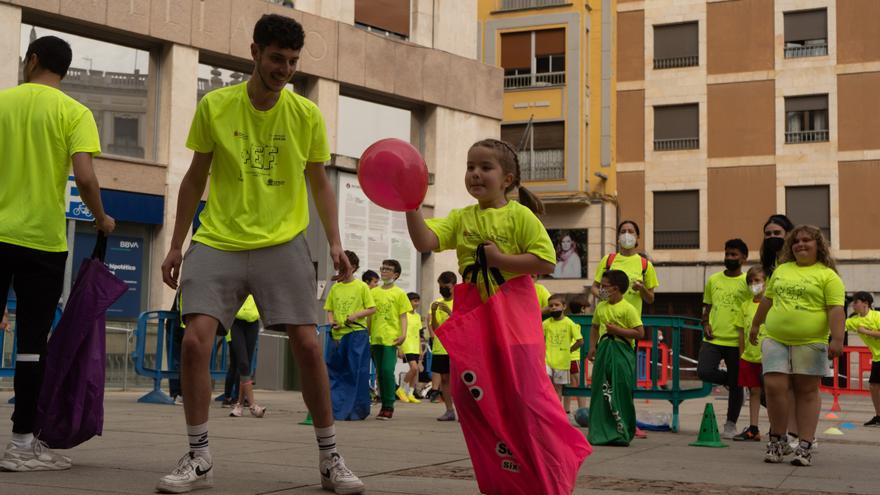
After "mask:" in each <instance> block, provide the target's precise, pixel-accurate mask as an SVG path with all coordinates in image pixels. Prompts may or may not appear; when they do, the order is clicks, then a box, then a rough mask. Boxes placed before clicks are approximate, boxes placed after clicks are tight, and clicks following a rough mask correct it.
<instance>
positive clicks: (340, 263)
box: [330, 244, 352, 281]
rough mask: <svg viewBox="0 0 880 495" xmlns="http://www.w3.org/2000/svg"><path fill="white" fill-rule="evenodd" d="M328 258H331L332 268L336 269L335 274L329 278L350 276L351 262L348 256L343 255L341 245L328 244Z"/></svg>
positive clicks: (339, 278)
mask: <svg viewBox="0 0 880 495" xmlns="http://www.w3.org/2000/svg"><path fill="white" fill-rule="evenodd" d="M330 258H331V259H332V260H333V268H334V269H336V275H334V276H333V277H332V279H331V280H334V281H339V280H345V279H347V278H348V277H350V276H351V272H352V269H351V263H350V262H349V261H348V256H346V255H345V251H343V249H342V246H341V245H339V244H336V245H331V246H330Z"/></svg>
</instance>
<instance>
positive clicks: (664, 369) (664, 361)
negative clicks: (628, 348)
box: [636, 340, 672, 388]
mask: <svg viewBox="0 0 880 495" xmlns="http://www.w3.org/2000/svg"><path fill="white" fill-rule="evenodd" d="M652 346H653V344H652V343H651V342H650V341H647V340H640V341H639V343H638V345H637V348H636V359H637V360H638V361H637V362H636V369H637V370H638V375H637V376H638V378H637V379H636V386H637V387H640V388H651V385H652V383H653V382H652V381H651V371H650V370H651V347H652ZM657 350H658V351H659V353H660V370H659V371H660V376H659V377H657V385H658V386H660V387H665V386H666V384H668V383H669V368H670V367H669V363H670V361H671V360H672V349H670V348H669V346H667V345H666V344H663V343H659V344H657Z"/></svg>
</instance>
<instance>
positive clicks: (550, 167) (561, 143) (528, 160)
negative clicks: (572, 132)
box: [501, 122, 565, 181]
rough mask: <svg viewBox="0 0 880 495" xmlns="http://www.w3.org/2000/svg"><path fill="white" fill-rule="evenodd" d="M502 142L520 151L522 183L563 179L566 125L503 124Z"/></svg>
mask: <svg viewBox="0 0 880 495" xmlns="http://www.w3.org/2000/svg"><path fill="white" fill-rule="evenodd" d="M501 139H503V140H505V141H507V142H508V143H511V144H512V145H513V146H514V148H516V149H518V150H520V151H519V152H518V153H517V155H518V158H519V164H520V174H521V176H522V180H524V181H537V180H559V179H564V178H565V122H541V123H537V124H535V123H533V124H532V125H531V126H529V125H527V124H515V125H502V126H501Z"/></svg>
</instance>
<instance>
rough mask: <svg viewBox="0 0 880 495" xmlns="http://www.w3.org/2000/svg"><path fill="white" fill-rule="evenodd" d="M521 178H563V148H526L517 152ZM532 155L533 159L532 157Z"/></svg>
mask: <svg viewBox="0 0 880 495" xmlns="http://www.w3.org/2000/svg"><path fill="white" fill-rule="evenodd" d="M517 155H518V158H519V163H520V167H521V171H520V172H521V175H522V180H524V181H536V180H558V179H564V178H565V150H535V151H534V152H532V151H529V150H526V151H520V152H518V153H517ZM533 156H534V160H532V157H533Z"/></svg>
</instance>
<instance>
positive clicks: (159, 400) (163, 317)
mask: <svg viewBox="0 0 880 495" xmlns="http://www.w3.org/2000/svg"><path fill="white" fill-rule="evenodd" d="M152 321H155V322H156V334H155V335H156V351H155V354H154V356H155V357H154V359H153V364H152V366H150V365H149V364H147V362H146V359H147V337H148V332H147V327H148V326H150V323H151V322H152ZM178 321H179V317H178V314H177V312H176V311H146V312H144V313H141V315H140V317H139V318H138V325H137V329H135V350H134V352H133V353H132V355H131V357H132V359H133V360H134V368H135V373H137V374H138V375H141V376H145V377H148V378H151V379H152V380H153V390H151V391H150V392H149V393H147V394H146V395H144V396H143V397H141V398H139V399H138V402H145V403H150V404H174V400H173V399H172V398H171V397H170V396H169V395H168V394H166V393H165V392H163V391H162V380H170V379H179V378H180V370H179V369H174V368H175V367H174V366H172V357H173V356H174V355H175V350H174V346H175V342H174V339H173V338H171V335H172V334H171V333H169V332H168V330H169V329H170V330H172V331H173V330H174V328H176V327H177V322H178ZM215 339H219V340H220V342H219V344H218V345H213V346H211V361H210V362H211V368H210V373H211V378H213V379H214V380H225V379H226V369H227V367H228V362H229V346H228V345H227V343H226V339H225V338H224V337H215ZM166 356H167V358H166ZM163 362H167V364H166V367H163Z"/></svg>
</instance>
